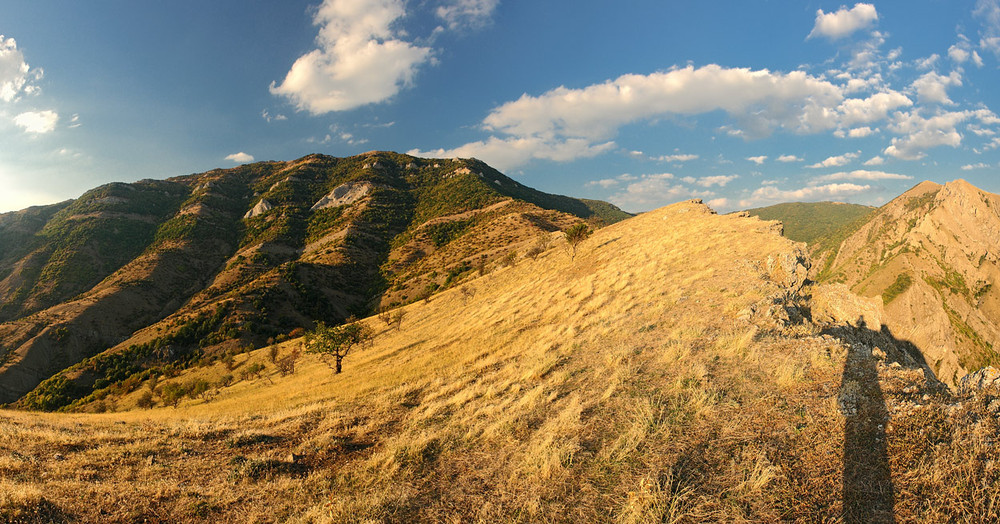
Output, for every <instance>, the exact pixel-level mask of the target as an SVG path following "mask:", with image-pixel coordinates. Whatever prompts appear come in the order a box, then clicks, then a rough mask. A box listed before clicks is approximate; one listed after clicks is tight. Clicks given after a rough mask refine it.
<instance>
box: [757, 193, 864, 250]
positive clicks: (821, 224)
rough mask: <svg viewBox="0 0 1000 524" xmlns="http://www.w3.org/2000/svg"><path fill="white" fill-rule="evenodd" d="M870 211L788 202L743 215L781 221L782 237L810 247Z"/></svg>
mask: <svg viewBox="0 0 1000 524" xmlns="http://www.w3.org/2000/svg"><path fill="white" fill-rule="evenodd" d="M874 210H875V208H873V207H871V206H862V205H858V204H845V203H843V202H791V203H786V204H775V205H773V206H768V207H760V208H754V209H748V210H747V211H746V212H747V213H749V214H750V215H751V216H756V217H760V218H761V219H762V220H779V221H781V223H782V224H784V226H785V231H784V235H785V236H786V237H788V238H790V239H792V240H794V241H796V242H805V243H806V244H809V245H810V246H812V245H813V244H814V243H816V242H817V241H818V240H820V239H822V238H824V237H829V236H830V235H832V234H834V233H836V232H837V231H838V230H840V229H842V228H843V227H844V226H848V225H850V224H852V223H855V222H857V221H859V220H863V219H864V218H865V217H867V216H869V215H871V213H872V212H873V211H874Z"/></svg>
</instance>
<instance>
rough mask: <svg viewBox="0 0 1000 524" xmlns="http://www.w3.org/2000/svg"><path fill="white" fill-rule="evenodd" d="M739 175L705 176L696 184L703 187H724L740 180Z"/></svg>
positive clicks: (696, 181)
mask: <svg viewBox="0 0 1000 524" xmlns="http://www.w3.org/2000/svg"><path fill="white" fill-rule="evenodd" d="M739 177H740V176H739V175H714V176H703V177H701V178H699V179H697V180H695V181H694V183H695V184H697V185H699V186H701V187H712V186H719V187H724V186H725V185H726V184H728V183H730V182H732V181H733V180H736V179H737V178H739Z"/></svg>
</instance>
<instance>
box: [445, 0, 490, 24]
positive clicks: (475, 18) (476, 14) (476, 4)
mask: <svg viewBox="0 0 1000 524" xmlns="http://www.w3.org/2000/svg"><path fill="white" fill-rule="evenodd" d="M499 3H500V0H450V1H448V2H446V3H445V4H444V5H441V6H438V8H437V10H436V11H435V14H436V15H437V17H438V18H440V19H441V20H442V21H443V22H444V23H445V24H447V25H448V28H449V29H459V28H461V27H473V28H475V27H481V26H483V25H485V24H486V23H487V22H489V20H490V18H491V17H492V16H493V11H495V10H496V8H497V5H498V4H499Z"/></svg>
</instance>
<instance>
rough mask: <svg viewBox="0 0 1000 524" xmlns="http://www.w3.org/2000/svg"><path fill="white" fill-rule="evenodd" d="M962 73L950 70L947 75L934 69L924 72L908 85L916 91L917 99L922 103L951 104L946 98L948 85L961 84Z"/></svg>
mask: <svg viewBox="0 0 1000 524" xmlns="http://www.w3.org/2000/svg"><path fill="white" fill-rule="evenodd" d="M961 85H962V75H960V74H959V73H958V72H957V71H952V72H951V74H949V75H948V76H944V75H939V74H937V73H935V72H934V71H929V72H927V73H925V74H924V75H923V76H921V77H920V78H918V79H916V80H915V81H914V82H913V84H912V85H911V86H910V88H911V89H913V90H914V91H915V92H916V93H917V100H918V101H920V102H924V103H934V104H953V103H954V102H952V101H951V99H949V98H948V87H950V86H961Z"/></svg>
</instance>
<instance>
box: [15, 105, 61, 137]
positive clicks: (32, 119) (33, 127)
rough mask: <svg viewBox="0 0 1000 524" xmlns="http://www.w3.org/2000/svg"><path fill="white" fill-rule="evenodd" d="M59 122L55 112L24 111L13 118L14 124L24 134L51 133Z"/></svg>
mask: <svg viewBox="0 0 1000 524" xmlns="http://www.w3.org/2000/svg"><path fill="white" fill-rule="evenodd" d="M57 122H59V115H58V114H57V113H56V112H55V111H51V110H45V111H26V112H24V113H21V114H19V115H17V116H15V117H14V124H15V125H16V126H18V127H20V128H22V129H24V131H25V132H26V133H35V134H44V133H51V132H52V131H54V130H55V128H56V123H57Z"/></svg>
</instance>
